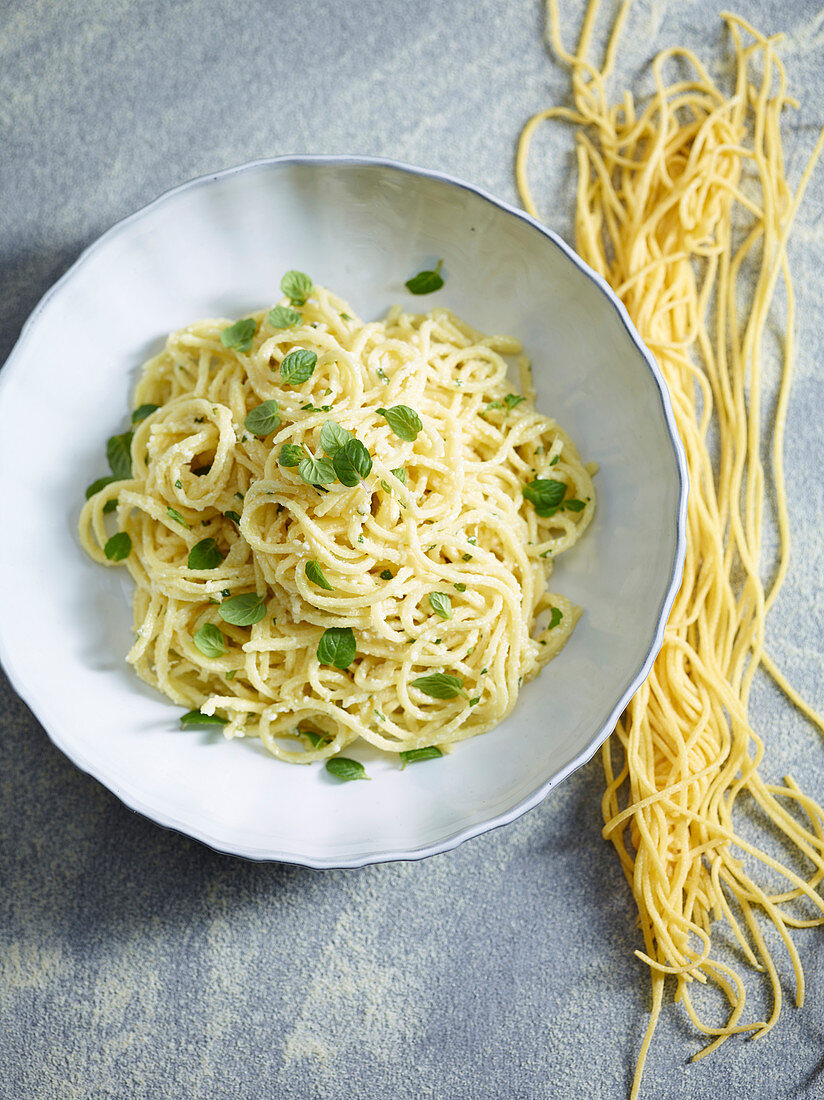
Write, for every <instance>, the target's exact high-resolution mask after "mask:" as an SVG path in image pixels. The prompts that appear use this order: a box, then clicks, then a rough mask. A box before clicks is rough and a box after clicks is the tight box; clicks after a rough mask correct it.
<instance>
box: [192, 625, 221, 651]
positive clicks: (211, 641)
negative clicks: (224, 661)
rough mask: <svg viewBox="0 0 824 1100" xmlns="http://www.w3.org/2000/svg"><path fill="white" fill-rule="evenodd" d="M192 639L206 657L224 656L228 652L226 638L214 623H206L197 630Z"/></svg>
mask: <svg viewBox="0 0 824 1100" xmlns="http://www.w3.org/2000/svg"><path fill="white" fill-rule="evenodd" d="M192 641H193V642H194V643H195V645H196V646H197V648H198V649H199V650H200V652H201V653H202V654H203V656H204V657H222V656H223V654H224V653H225V652H226V639H225V638H224V637H223V633H222V631H221V630H220V629H219V628H218V627H216V626H215V624H214V623H204V624H203V626H202V627H201V628H200V630H198V631H196V632H195V634H194V636H193V637H192Z"/></svg>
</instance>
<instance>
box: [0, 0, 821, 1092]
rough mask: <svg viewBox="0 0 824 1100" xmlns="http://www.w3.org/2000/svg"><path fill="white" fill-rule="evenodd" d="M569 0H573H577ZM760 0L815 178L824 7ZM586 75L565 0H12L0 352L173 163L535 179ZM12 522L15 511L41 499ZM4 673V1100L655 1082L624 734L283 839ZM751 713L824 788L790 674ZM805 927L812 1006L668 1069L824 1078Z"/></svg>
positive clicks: (809, 658) (795, 432) (782, 655)
mask: <svg viewBox="0 0 824 1100" xmlns="http://www.w3.org/2000/svg"><path fill="white" fill-rule="evenodd" d="M562 6H563V8H564V11H565V19H566V23H567V25H568V26H569V27H570V28H575V27H577V26H578V25H579V19H580V11H581V8H582V3H581V0H564V3H563V5H562ZM607 7H608V5H607ZM739 9H740V11H741V14H743V15H745V16H747V17H748V18H750V19H752V20H753V21H755V22H756V23H757V24H758V25H759V26H760V27H762V28H763V29H765V30H769V31H774V30H778V29H784V30H787V31H788V32H790V39H789V41H788V43H787V44H786V46H785V47H784V56H785V59H786V61H787V63H788V65H789V66H790V68H791V73H792V77H793V85H794V87H795V88H796V89H797V91H798V94H799V97H800V98H801V99H802V101H803V109H802V110H801V112H799V113H798V115H797V116H796V118H795V119H794V121H793V122H792V123H791V126H792V131H791V136H790V137H789V139H788V149H789V158H790V165H791V171H792V172H793V173H795V174H796V175H797V173H798V171H800V167H801V165H802V163H803V160H804V155H805V151H807V150H809V149H810V148H811V146H812V143H813V140H814V131H815V128H816V127H817V126H818V125H820V124H821V123H822V121H824V118H822V113H823V112H824V62H822V56H823V55H822V49H823V48H824V29H823V28H824V13H822V12H820V11H818V10H817V9H818V3H817V2H807V3H801V2H787V0H785V2H782V3H779V2H775V0H746V2H742V3H741V4H740V5H739ZM720 27H721V25H720V22H719V20H718V18H717V7H716V5H715V4H714V3H709V2H708V0H694V2H689V3H686V2H683V3H677V2H674V0H673V2H670V3H669V4H667V3H666V2H665V0H648V2H646V3H645V2H641V0H639V2H638V3H637V4H636V7H635V9H634V13H633V17H632V23H631V25H630V33H629V34H628V36H627V38H626V40H625V41H626V46H625V48H624V49H623V50H622V53H621V58H620V66H619V68H620V78H621V87H623V86H624V84H625V82H626V81H628V80H633V79H634V77H635V74H636V73H637V72H638V71H639V70H640V68H641V67H642V65H643V63H644V62H645V61H646V60H647V59H648V58H649V57H650V56H651V54H652V52H654V50H656V49H658V48H660V47H662V46H664V45H667V44H669V43H671V42H674V41H682V42H687V43H689V44H691V45H693V46H696V47H700V48H701V50H702V52H703V53H705V54H706V55H707V56H708V57H709V58H710V59H713V58H715V59H716V61H717V62H718V65H717V68H718V69H719V71H721V70H722V69H723V57H724V50H723V39H722V35H721V29H720ZM566 92H567V78H566V74H565V73H564V72H563V70H561V69H560V68H558V67H556V66H555V65H554V64H553V63H552V62H551V61H550V59H549V58H548V56H547V54H546V52H545V50H544V47H543V44H542V18H541V12H540V6H539V4H538V3H537V2H535V3H533V2H516V0H475V3H473V4H469V3H466V2H461V0H418V2H417V3H402V2H401V0H354V2H352V3H349V4H343V3H335V2H334V0H316V2H315V3H314V4H311V5H307V4H300V3H298V2H297V0H279V2H274V0H273V2H269V3H267V2H265V0H255V2H238V3H230V2H229V0H213V2H209V0H180V2H178V3H163V2H161V0H145V2H143V3H134V2H133V0H67V2H64V3H62V4H59V5H58V4H54V3H50V2H49V0H4V2H3V4H2V5H0V149H2V154H1V155H2V178H0V257H2V278H3V292H2V298H0V302H1V303H2V306H1V307H0V308H1V309H2V322H1V323H0V359H2V358H3V357H5V355H6V354H7V352H8V351H9V349H10V348H11V346H12V345H13V343H14V340H15V339H16V337H17V334H18V332H19V329H20V326H21V324H22V323H23V321H24V319H25V317H26V316H27V315H28V313H29V312H30V311H31V309H32V308H33V306H34V305H35V303H36V302H37V300H38V299H39V297H40V296H41V295H42V294H43V293H44V292H45V291H46V290H47V289H48V287H49V286H50V285H51V283H52V282H53V281H54V280H55V279H56V278H57V277H58V276H59V275H60V274H61V273H62V272H63V271H64V270H65V269H66V267H67V266H68V265H69V264H70V263H71V262H72V261H73V260H74V259H75V258H76V256H77V255H78V253H79V252H80V250H81V249H82V248H83V247H85V246H86V245H87V244H89V243H90V242H91V241H93V240H94V239H95V238H96V237H97V236H98V235H99V233H100V232H102V231H103V230H104V229H106V228H108V227H109V226H110V225H112V224H113V223H114V222H116V221H117V220H119V219H120V218H121V217H123V216H124V215H126V214H128V213H130V212H131V211H132V210H134V209H135V208H137V207H138V206H140V205H142V204H143V203H145V202H147V201H148V200H150V199H152V198H153V197H155V196H156V195H157V194H158V193H160V192H161V191H163V190H164V189H165V188H167V187H169V186H172V185H174V184H176V183H178V182H180V181H182V180H184V179H187V178H189V177H191V176H194V175H197V174H200V173H204V172H207V171H210V170H213V169H219V168H223V167H226V166H229V165H231V164H235V163H239V162H242V161H245V160H249V159H252V158H255V157H260V156H264V155H269V154H275V153H284V152H360V153H372V154H381V155H386V156H391V157H397V158H400V159H405V160H408V161H411V162H413V163H418V164H421V165H425V166H430V167H435V168H441V169H445V170H448V171H450V172H454V173H456V174H458V175H460V176H463V177H465V178H466V179H468V180H470V181H472V182H475V183H477V184H480V185H482V186H485V187H487V188H489V189H490V190H492V191H493V192H495V193H497V194H498V195H500V196H502V197H504V198H506V199H509V200H513V201H514V200H515V191H514V184H513V174H512V151H513V143H514V141H515V139H516V137H517V134H518V132H519V129H520V127H521V125H522V123H523V122H524V120H525V119H526V118H527V117H528V116H529V114H530V113H531V112H532V111H534V110H536V109H538V108H539V107H541V106H543V105H546V104H548V103H550V102H559V101H561V100H562V99H563V98H564V96H565V95H566ZM535 152H536V157H535V161H534V173H535V174H534V178H535V181H536V192H537V194H538V195H539V196H541V197H542V198H543V203H542V206H543V209H544V210H545V211H546V216H547V220H548V222H549V223H550V224H551V225H552V226H553V227H554V228H556V229H558V230H559V231H560V232H561V233H562V234H564V235H566V236H567V237H569V236H570V209H571V207H570V201H569V200H570V190H569V169H570V158H569V135H568V133H566V132H565V131H564V130H563V128H561V127H559V128H557V129H555V130H552V131H547V132H546V133H545V134H543V135H542V137H541V139H540V140H539V142H538V143H537V145H536V150H535ZM822 177H824V172H819V175H818V177H817V179H816V180H815V181H814V183H813V186H812V187H811V189H810V194H809V196H808V199H807V201H806V203H805V206H804V208H803V211H802V215H801V219H800V224H799V227H798V232H797V233H796V236H795V238H794V243H793V245H792V249H791V253H792V259H793V262H794V264H795V267H796V271H797V275H798V291H799V317H798V337H799V359H798V374H797V383H796V388H795V391H794V396H793V400H792V403H791V407H790V416H789V422H790V432H789V436H788V446H787V465H788V473H789V487H790V506H791V512H792V517H793V533H794V538H795V565H794V570H793V573H792V575H791V579H790V581H789V583H788V585H787V588H786V591H785V593H784V595H782V597H781V600H780V601H779V603H778V605H777V606H776V608H775V610H774V612H773V613H772V616H771V619H770V625H769V639H768V640H769V646H770V649H771V651H772V652H773V653H774V654H775V656H776V657H778V658H779V659H780V661H781V662H782V663H783V665H784V666H785V667H786V668H787V669H788V671H789V672H790V673H791V675H792V677H793V679H794V681H795V682H796V683H797V684H798V686H800V687H801V688H802V689H803V690H804V691H806V692H807V693H808V694H809V696H810V697H811V698H812V699H813V700H814V701H817V703H818V704H819V705H820V706H821V705H824V670H823V669H822V660H821V649H822V646H821V637H822V625H824V596H823V595H822V582H821V576H822V566H824V551H822V548H821V547H822V540H821V532H822V529H824V489H822V486H823V485H824V479H823V478H822V477H821V449H820V440H821V414H822V412H824V378H823V377H822V370H821V366H820V364H821V360H822V350H824V344H823V343H822V330H821V321H820V318H821V298H822V287H823V286H824V282H822V271H824V221H822V215H821V211H822V209H824V201H822V200H824V182H822ZM548 196H554V199H553V201H551V202H550V201H548ZM3 532H4V533H3V537H5V538H10V537H13V534H14V523H13V517H10V516H4V518H3ZM4 583H6V581H4ZM0 693H1V695H0V697H1V698H2V702H3V707H2V712H0V715H1V716H0V729H2V737H1V738H0V787H1V788H2V804H0V880H2V883H3V886H2V892H0V937H2V941H1V948H0V950H1V952H2V953H1V954H0V1011H1V1012H2V1024H1V1025H0V1096H2V1097H3V1098H6V1100H28V1098H32V1100H35V1098H36V1100H46V1098H53V1097H54V1098H60V1100H63V1098H77V1100H87V1098H98V1097H101V1098H102V1097H116V1098H130V1100H143V1098H147V1100H148V1098H152V1100H154V1098H156V1097H161V1096H162V1097H165V1098H168V1100H184V1098H185V1100H199V1098H207V1097H208V1098H209V1100H213V1098H216V1097H217V1098H224V1097H227V1098H228V1097H244V1098H258V1097H278V1098H283V1100H292V1098H295V1100H304V1098H324V1100H327V1098H328V1100H350V1098H352V1097H368V1098H372V1097H375V1098H378V1097H381V1098H383V1097H399V1098H400V1097H402V1098H407V1097H409V1098H411V1097H415V1098H417V1097H431V1098H436V1100H486V1098H496V1100H497V1098H500V1100H534V1098H544V1097H564V1098H566V1097H569V1098H575V1100H578V1098H582V1100H583V1098H588V1100H589V1098H591V1100H619V1098H621V1097H624V1096H625V1095H626V1094H627V1091H628V1082H629V1079H630V1077H631V1073H632V1066H633V1060H634V1055H635V1053H636V1051H637V1049H638V1045H639V1042H640V1039H641V1036H642V1034H643V1030H644V1026H645V1023H646V1014H647V1011H648V1008H649V1003H648V992H647V982H646V974H645V970H644V968H643V966H642V965H641V964H640V963H639V962H638V961H637V960H635V958H634V957H633V950H634V949H635V948H636V947H637V946H638V942H639V941H638V938H637V933H636V929H635V910H634V906H633V903H632V899H631V897H630V895H629V892H628V890H627V888H626V886H625V884H624V881H623V878H622V875H621V873H620V869H619V867H618V864H617V861H616V860H615V858H614V855H613V853H612V850H611V848H608V847H607V845H605V844H604V842H603V841H602V840H601V838H600V812H599V803H600V795H601V787H602V777H601V771H600V766H599V764H598V763H597V762H595V763H593V764H590V765H589V766H587V767H584V768H582V769H581V770H580V771H579V772H578V773H577V774H576V775H575V776H573V777H572V778H571V779H570V780H568V781H567V782H566V783H564V784H563V785H562V786H561V787H560V788H559V789H558V790H556V791H554V792H553V793H552V795H551V796H550V797H549V798H548V799H547V801H546V802H545V803H544V804H543V805H542V806H540V807H539V808H538V809H536V810H535V811H533V812H532V813H530V814H529V815H527V816H526V817H525V818H523V819H521V820H520V821H518V822H516V823H515V824H513V825H511V826H509V827H507V828H505V829H501V830H498V831H496V832H493V833H490V834H487V835H486V836H483V837H480V838H478V839H475V840H473V841H471V842H469V843H467V844H465V845H464V846H463V847H461V848H459V849H458V850H456V851H454V852H451V853H448V854H445V855H442V856H438V857H434V858H432V859H429V860H427V861H424V862H422V863H411V864H394V865H387V866H380V867H372V868H366V869H364V870H358V871H347V872H313V871H308V870H304V869H300V868H293V867H287V866H278V865H268V866H266V865H263V866H259V865H253V864H249V863H244V862H242V861H240V860H236V859H231V858H228V857H225V856H220V855H216V854H214V853H213V852H211V851H209V850H208V849H206V848H204V847H202V846H200V845H199V844H197V843H195V842H193V841H190V840H188V839H186V838H184V837H181V836H177V835H174V834H172V833H168V832H164V831H163V830H161V829H160V828H158V827H156V826H155V825H153V824H152V823H150V822H148V821H146V820H144V819H142V818H140V817H137V816H135V815H134V814H132V813H131V812H129V811H128V810H126V809H125V808H124V807H123V806H122V805H120V803H119V802H118V801H117V800H116V799H115V798H114V796H113V795H111V794H109V792H108V791H106V790H104V789H103V788H102V787H100V786H99V785H98V784H97V783H95V782H94V781H93V780H91V779H90V778H88V777H87V776H85V775H83V774H81V773H80V772H79V771H78V770H77V769H76V768H74V766H72V765H71V764H70V763H69V762H68V761H67V760H65V759H64V758H63V756H62V755H61V754H60V753H59V752H58V751H57V750H56V749H55V748H54V747H53V746H52V745H51V743H50V742H49V741H48V739H47V738H46V735H45V734H44V733H43V731H42V729H41V728H40V726H39V725H38V723H37V721H36V720H35V719H34V718H33V716H32V715H31V714H30V712H29V711H28V710H27V708H26V706H25V705H24V704H23V703H22V702H21V701H20V700H19V699H18V698H17V697H16V695H15V694H14V692H13V691H12V690H11V689H10V687H9V686H8V684H7V682H6V681H5V680H4V679H0ZM752 712H753V714H754V715H755V716H756V722H757V725H758V726H759V728H760V729H761V730H762V731H763V734H764V737H765V741H766V744H767V761H766V764H765V767H764V773H765V774H766V775H768V776H770V777H774V778H777V777H780V776H782V775H783V774H784V772H785V771H787V770H791V771H792V772H793V773H794V774H795V775H796V776H797V777H798V778H799V780H801V781H802V782H803V784H804V786H805V787H806V789H807V790H809V791H810V792H811V793H812V794H814V795H815V796H817V797H818V798H819V799H822V797H824V767H823V766H822V762H823V761H824V747H822V743H821V738H820V737H819V735H818V734H817V733H816V732H815V731H814V730H812V729H811V728H809V727H808V726H806V725H805V724H804V723H803V722H802V721H801V720H800V719H799V718H798V716H797V715H795V714H794V713H793V711H792V710H791V709H790V708H789V707H788V706H787V705H786V704H785V703H784V702H783V701H782V700H781V698H780V697H779V695H778V693H777V692H776V691H775V690H774V689H773V688H772V687H771V686H770V685H769V684H767V683H764V682H760V681H759V683H758V684H757V687H756V690H755V692H754V696H753V708H752ZM798 939H799V943H800V950H801V955H802V959H803V961H804V963H805V967H806V969H807V974H808V979H809V988H808V998H807V1003H806V1005H805V1006H804V1007H803V1008H802V1009H795V1008H794V1007H792V1006H791V1005H788V1007H787V1008H786V1009H785V1013H784V1015H783V1016H782V1019H781V1022H780V1024H779V1026H778V1028H777V1029H776V1030H775V1031H774V1032H773V1033H772V1035H770V1036H769V1037H768V1038H767V1039H765V1040H763V1041H760V1042H758V1043H755V1044H753V1043H751V1042H747V1041H744V1040H741V1041H737V1042H730V1043H728V1044H727V1045H726V1046H725V1047H724V1048H723V1049H722V1050H721V1051H720V1052H719V1053H717V1054H716V1055H715V1056H714V1057H712V1058H711V1059H709V1060H707V1061H705V1062H703V1063H700V1064H698V1065H691V1064H689V1063H688V1061H687V1060H688V1058H689V1057H690V1055H692V1054H693V1053H694V1052H695V1051H696V1050H697V1049H698V1045H699V1044H698V1043H697V1041H696V1038H695V1036H694V1035H693V1033H692V1031H691V1028H690V1027H689V1026H688V1023H687V1022H686V1020H685V1016H684V1013H683V1011H682V1009H681V1008H680V1007H679V1006H677V1005H675V1006H673V1005H671V1004H668V1005H667V1007H666V1008H665V1011H664V1014H663V1018H662V1022H661V1026H660V1029H659V1032H658V1035H657V1039H656V1043H655V1045H654V1047H653V1050H652V1053H651V1056H650V1060H649V1065H648V1073H647V1077H646V1081H645V1088H644V1091H643V1095H644V1096H645V1097H647V1098H650V1100H652V1098H655V1100H676V1098H678V1100H680V1098H686V1097H690V1098H692V1100H716V1098H718V1097H731V1098H739V1097H740V1098H743V1097H748V1098H751V1100H779V1098H782V1100H783V1098H786V1100H789V1098H802V1097H804V1098H807V1097H816V1096H820V1095H824V1070H822V1066H824V1045H822V1034H824V989H822V981H821V974H822V964H824V945H822V937H821V935H820V933H819V932H808V933H804V934H802V935H800V936H799V937H798ZM779 958H780V959H781V967H782V974H783V976H784V977H785V978H787V977H788V967H787V966H786V964H785V960H784V958H783V956H781V955H779ZM786 995H787V999H788V1001H791V1000H792V992H791V988H790V985H789V982H788V984H787V986H786ZM754 1003H755V1004H756V1005H757V1004H758V997H757V995H755V1001H754Z"/></svg>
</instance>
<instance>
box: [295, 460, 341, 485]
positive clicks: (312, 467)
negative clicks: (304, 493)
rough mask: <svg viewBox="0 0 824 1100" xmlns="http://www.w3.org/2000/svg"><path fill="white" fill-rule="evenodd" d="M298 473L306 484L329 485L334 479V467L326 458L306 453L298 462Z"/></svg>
mask: <svg viewBox="0 0 824 1100" xmlns="http://www.w3.org/2000/svg"><path fill="white" fill-rule="evenodd" d="M298 473H299V474H300V476H301V477H302V478H303V480H304V481H305V482H306V484H307V485H331V484H332V482H333V481H334V480H335V468H334V466H333V465H332V463H331V462H330V461H329V459H328V458H312V456H311V455H307V456H306V457H305V458H302V459H301V460H300V462H299V463H298Z"/></svg>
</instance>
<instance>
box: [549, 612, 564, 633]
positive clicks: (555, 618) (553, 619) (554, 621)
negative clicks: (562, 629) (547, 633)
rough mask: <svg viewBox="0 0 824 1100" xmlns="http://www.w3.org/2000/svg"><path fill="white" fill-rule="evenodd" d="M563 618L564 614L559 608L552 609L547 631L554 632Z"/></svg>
mask: <svg viewBox="0 0 824 1100" xmlns="http://www.w3.org/2000/svg"><path fill="white" fill-rule="evenodd" d="M563 617H564V613H563V611H561V609H560V607H553V608H552V611H551V612H550V614H549V626H548V627H547V630H554V629H555V627H556V626H557V625H558V623H559V622H560V621H561V619H563Z"/></svg>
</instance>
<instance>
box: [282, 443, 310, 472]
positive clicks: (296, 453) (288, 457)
mask: <svg viewBox="0 0 824 1100" xmlns="http://www.w3.org/2000/svg"><path fill="white" fill-rule="evenodd" d="M305 456H306V451H305V450H304V449H303V447H301V446H299V445H298V444H297V443H284V444H283V446H282V447H281V449H280V454H279V455H278V465H279V466H287V467H291V466H298V465H300V460H301V459H302V458H304V457H305Z"/></svg>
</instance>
